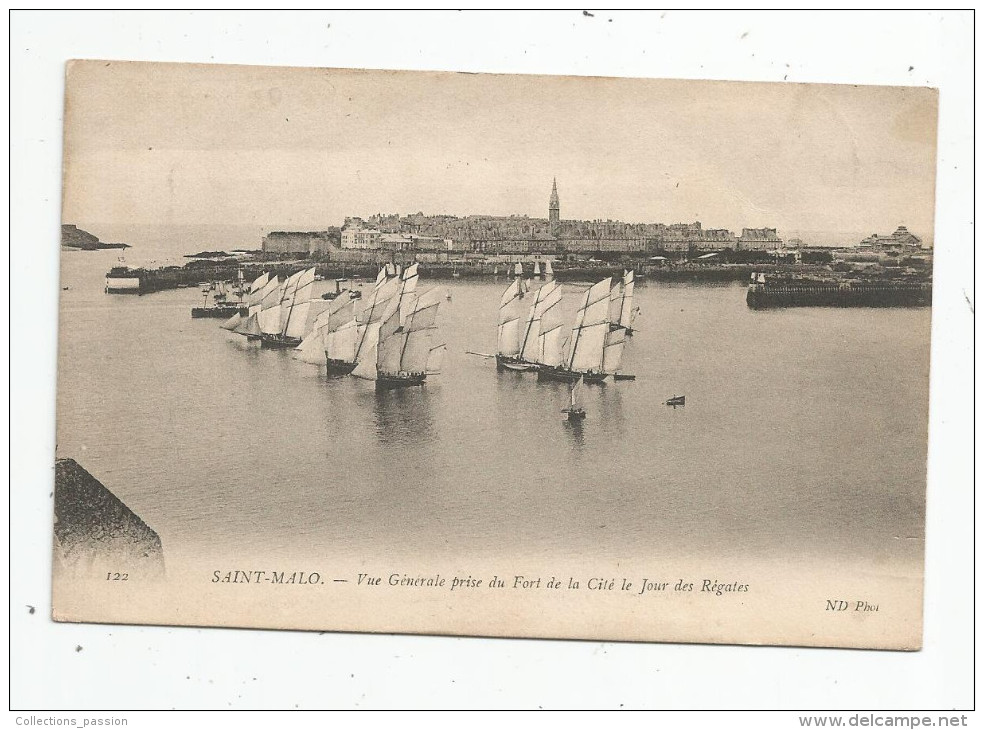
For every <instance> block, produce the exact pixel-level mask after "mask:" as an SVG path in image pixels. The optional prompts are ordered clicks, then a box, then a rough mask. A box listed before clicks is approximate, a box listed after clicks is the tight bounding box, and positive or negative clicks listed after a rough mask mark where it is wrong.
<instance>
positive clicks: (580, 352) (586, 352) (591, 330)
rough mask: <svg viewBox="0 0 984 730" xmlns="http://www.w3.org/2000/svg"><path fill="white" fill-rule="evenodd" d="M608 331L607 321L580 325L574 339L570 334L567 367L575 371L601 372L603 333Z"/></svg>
mask: <svg viewBox="0 0 984 730" xmlns="http://www.w3.org/2000/svg"><path fill="white" fill-rule="evenodd" d="M607 332H608V322H598V323H597V324H591V325H587V326H582V327H581V328H580V329H579V330H578V335H577V337H576V339H575V338H574V337H573V336H572V338H571V342H572V343H573V344H572V345H571V351H570V354H569V356H568V358H569V361H568V368H569V369H570V370H574V371H577V372H582V373H583V372H587V371H589V370H590V371H592V372H596V373H600V372H601V367H602V359H603V358H604V349H605V334H606V333H607Z"/></svg>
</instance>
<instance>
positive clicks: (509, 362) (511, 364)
mask: <svg viewBox="0 0 984 730" xmlns="http://www.w3.org/2000/svg"><path fill="white" fill-rule="evenodd" d="M495 366H496V368H497V369H499V370H512V371H514V372H518V373H525V372H529V371H530V370H536V369H537V368H538V367H539V366H538V365H537V364H536V363H533V362H529V361H528V360H523V359H521V358H518V357H506V356H505V355H496V356H495Z"/></svg>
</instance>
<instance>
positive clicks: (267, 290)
mask: <svg viewBox="0 0 984 730" xmlns="http://www.w3.org/2000/svg"><path fill="white" fill-rule="evenodd" d="M259 303H260V309H269V308H270V307H272V306H274V305H276V304H279V303H280V280H279V279H278V278H277V277H276V276H272V277H270V280H269V281H268V282H267V283H266V285H265V286H264V287H263V289H262V290H261V291H260V294H259Z"/></svg>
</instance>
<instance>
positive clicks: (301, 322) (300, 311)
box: [283, 299, 311, 340]
mask: <svg viewBox="0 0 984 730" xmlns="http://www.w3.org/2000/svg"><path fill="white" fill-rule="evenodd" d="M310 311H311V300H310V299H309V300H307V301H303V302H297V303H295V304H294V306H293V307H291V309H290V314H288V315H287V326H286V327H285V328H284V332H283V333H284V336H286V337H291V338H293V339H296V340H299V339H301V337H303V336H304V333H305V332H306V331H307V323H308V312H310Z"/></svg>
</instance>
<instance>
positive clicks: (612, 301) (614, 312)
mask: <svg viewBox="0 0 984 730" xmlns="http://www.w3.org/2000/svg"><path fill="white" fill-rule="evenodd" d="M622 299H623V293H622V285H621V284H613V285H612V293H611V296H610V297H609V300H608V301H609V304H608V321H609V322H611V323H612V324H615V325H617V324H618V322H619V317H621V315H622Z"/></svg>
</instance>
